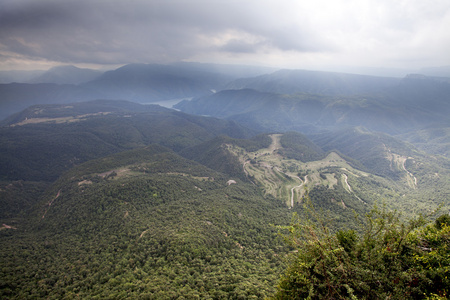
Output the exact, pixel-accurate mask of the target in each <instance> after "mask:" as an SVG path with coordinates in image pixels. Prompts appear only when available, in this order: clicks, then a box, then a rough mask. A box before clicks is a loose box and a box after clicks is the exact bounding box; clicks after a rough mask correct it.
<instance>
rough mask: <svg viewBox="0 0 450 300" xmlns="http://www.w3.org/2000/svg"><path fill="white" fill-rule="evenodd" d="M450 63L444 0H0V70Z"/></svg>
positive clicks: (448, 11)
mask: <svg viewBox="0 0 450 300" xmlns="http://www.w3.org/2000/svg"><path fill="white" fill-rule="evenodd" d="M180 60H183V61H199V62H217V63H239V64H240V63H243V64H253V65H266V66H277V67H284V68H304V69H325V68H327V67H330V68H335V67H336V66H365V67H387V68H403V69H418V68H421V67H429V66H445V65H450V1H449V0H402V1H400V0H308V1H305V0H226V1H221V0H189V1H188V0H186V1H182V0H173V1H172V0H136V1H133V0H122V1H118V0H104V1H96V0H73V1H72V0H55V1H50V0H0V70H9V69H47V68H48V67H51V66H54V65H57V64H75V65H78V66H88V67H89V66H90V67H93V66H94V67H99V66H101V65H121V64H127V63H139V62H142V63H166V62H173V61H180Z"/></svg>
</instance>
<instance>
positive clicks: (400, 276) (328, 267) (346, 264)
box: [274, 206, 450, 299]
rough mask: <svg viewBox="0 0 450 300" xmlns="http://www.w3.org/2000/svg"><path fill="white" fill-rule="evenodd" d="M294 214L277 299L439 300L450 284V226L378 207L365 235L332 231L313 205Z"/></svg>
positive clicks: (287, 229) (365, 227)
mask: <svg viewBox="0 0 450 300" xmlns="http://www.w3.org/2000/svg"><path fill="white" fill-rule="evenodd" d="M305 211H306V212H305V215H302V216H298V215H294V219H293V220H292V223H291V225H290V226H287V227H280V229H281V230H285V231H287V234H286V233H285V234H284V237H285V240H286V242H287V243H288V244H289V245H290V246H291V247H293V248H294V249H295V252H293V253H292V254H291V262H290V264H289V267H288V268H287V270H286V272H285V274H284V275H283V276H282V278H281V280H280V282H279V285H278V288H277V293H276V295H275V296H274V299H389V298H391V299H402V298H404V299H423V298H426V297H429V298H430V299H439V297H446V296H448V293H449V290H448V287H449V286H450V285H449V284H450V281H449V275H450V274H449V273H450V257H449V255H448V251H449V246H450V239H449V238H450V236H449V232H450V229H449V227H448V226H447V225H446V224H444V225H443V226H442V227H441V228H440V229H439V228H438V227H437V226H434V225H428V226H423V225H424V224H425V221H424V219H423V218H418V219H415V220H410V221H408V222H407V223H404V222H402V221H401V220H400V218H399V214H398V213H396V212H391V211H387V210H386V209H385V208H381V209H379V208H377V207H375V208H374V209H373V210H372V211H371V212H370V213H369V214H367V218H366V221H365V223H364V224H365V225H362V226H363V228H364V229H363V232H362V234H361V235H359V236H358V235H357V234H356V232H355V231H353V230H341V231H338V232H337V233H335V234H333V233H331V231H330V229H329V227H328V226H327V225H326V224H325V222H324V219H323V217H322V216H321V215H320V214H318V213H317V212H316V211H315V209H314V208H313V207H312V206H309V207H307V208H306V210H305Z"/></svg>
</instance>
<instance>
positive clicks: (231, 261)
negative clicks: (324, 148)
mask: <svg viewBox="0 0 450 300" xmlns="http://www.w3.org/2000/svg"><path fill="white" fill-rule="evenodd" d="M230 180H233V181H230ZM29 218H30V219H29V221H27V222H25V223H24V221H20V222H17V221H16V222H14V220H7V221H5V222H7V223H6V224H8V225H7V226H10V228H8V229H3V230H1V231H0V239H1V244H2V251H1V262H2V268H1V269H0V270H1V271H0V272H1V278H2V281H1V288H0V294H1V295H2V298H12V299H24V298H71V297H81V298H89V297H92V298H95V297H98V298H124V297H126V298H135V297H136V298H139V297H144V298H145V297H147V298H150V299H169V298H178V297H188V298H189V297H190V298H195V297H197V298H203V299H206V298H229V297H233V298H239V297H240V298H250V297H257V298H260V299H262V298H264V297H266V296H269V295H271V294H273V292H274V286H275V284H276V282H277V280H278V274H280V272H281V270H282V269H283V266H284V261H283V257H284V256H285V254H286V253H287V248H285V246H284V245H283V244H282V242H281V240H280V239H277V236H276V228H275V227H273V226H271V224H275V225H276V224H280V225H281V224H287V222H288V220H289V218H290V212H289V210H287V209H286V206H285V205H284V204H283V203H282V202H281V201H277V200H275V199H273V198H267V197H263V196H262V194H261V192H260V190H259V189H258V188H257V187H255V186H253V185H251V184H249V183H244V182H242V181H241V180H239V179H237V178H233V177H228V176H225V175H223V174H220V173H217V172H214V171H212V170H210V169H207V168H205V167H204V166H202V165H200V164H198V163H195V162H193V161H189V160H186V159H183V158H181V157H180V156H178V155H176V154H175V153H173V152H171V151H170V150H168V149H164V148H163V147H160V146H149V147H145V148H141V149H136V150H131V151H127V152H122V153H118V154H115V155H113V156H109V157H104V158H101V159H98V160H94V161H90V162H87V163H85V164H82V165H80V166H79V167H76V168H74V169H72V170H71V171H70V172H69V173H67V174H66V175H64V176H62V177H61V178H60V179H59V180H58V181H56V182H55V184H53V185H52V186H50V187H49V188H48V189H47V191H46V192H45V194H44V196H43V197H42V198H41V201H40V202H39V203H38V204H37V205H36V208H35V209H34V210H33V211H32V213H31V214H30V217H29Z"/></svg>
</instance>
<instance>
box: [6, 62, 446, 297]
mask: <svg viewBox="0 0 450 300" xmlns="http://www.w3.org/2000/svg"><path fill="white" fill-rule="evenodd" d="M209 67H211V66H206V65H197V64H179V65H168V66H162V65H144V64H133V65H128V66H123V67H121V68H119V69H117V70H113V71H108V72H105V73H104V74H102V75H98V76H97V77H96V78H95V79H91V80H90V81H86V82H82V83H79V84H73V83H71V84H65V85H58V84H55V83H47V84H24V83H17V84H3V85H0V99H1V100H0V109H1V110H2V111H1V112H2V113H1V114H0V117H2V118H4V119H3V120H2V121H1V123H0V224H3V226H1V227H0V245H1V249H0V297H1V298H2V299H3V298H4V299H37V298H46V299H75V298H83V299H125V298H133V299H136V298H137V299H139V298H142V299H158V300H159V299H267V298H270V297H276V296H274V295H276V293H277V292H280V291H286V290H284V288H282V285H283V284H285V282H283V281H280V277H281V278H284V280H287V281H288V282H289V284H292V282H291V281H289V280H290V278H296V277H295V276H297V275H298V274H306V273H305V272H309V270H313V271H314V272H312V273H311V274H309V275H307V276H305V277H304V278H306V280H309V278H315V277H314V276H316V275H317V274H319V273H320V270H321V269H320V268H319V269H318V268H317V267H315V266H313V265H311V267H308V268H305V269H302V268H303V266H306V265H308V264H312V263H314V262H315V261H320V259H322V258H330V259H331V261H327V262H326V263H325V265H326V266H331V267H330V268H329V270H330V272H334V273H333V274H341V273H340V272H341V271H342V270H344V271H346V270H347V269H346V268H348V269H349V270H351V272H353V273H354V274H359V275H358V277H357V278H356V277H355V278H353V277H351V276H341V275H338V276H337V277H336V278H338V279H339V280H341V279H342V280H347V278H348V279H349V281H347V282H345V284H346V285H348V286H349V287H350V286H351V287H352V289H354V290H357V289H359V288H360V287H366V286H370V287H371V288H372V289H373V290H376V289H377V287H378V286H379V285H378V284H377V283H374V282H373V281H371V279H370V278H369V279H367V278H366V275H365V274H376V273H377V272H379V268H378V266H384V267H385V268H386V270H387V269H389V270H390V268H391V266H394V267H396V268H397V269H396V271H398V272H399V273H396V274H394V275H392V276H391V277H389V274H385V273H383V272H379V274H378V275H379V277H378V279H377V281H380V282H382V281H384V282H385V284H384V285H385V286H386V287H387V286H389V285H392V284H394V287H390V288H391V290H390V291H391V292H389V293H393V292H392V291H395V290H396V286H395V282H396V280H397V278H403V279H401V280H403V284H404V286H408V284H411V282H413V281H411V279H410V278H425V279H423V281H422V283H423V286H426V289H428V290H427V291H433V292H435V291H440V290H439V288H440V287H439V286H437V287H434V286H432V287H430V286H429V285H427V284H429V282H433V284H434V281H435V279H432V280H430V278H440V279H439V280H444V281H445V278H446V277H445V276H446V273H445V272H448V271H446V269H442V268H440V267H439V268H438V267H436V265H433V263H432V262H431V261H432V260H431V259H430V258H429V256H427V255H428V254H429V253H428V252H426V251H425V252H423V251H422V250H420V249H422V248H424V249H428V248H431V247H430V245H428V244H426V243H432V239H433V238H434V237H433V234H440V235H443V236H444V238H443V239H440V240H439V241H447V240H448V236H447V240H446V239H445V234H446V231H445V230H447V229H445V228H446V227H444V229H443V230H441V229H439V230H441V231H436V230H438V229H436V228H437V227H436V228H434V227H433V228H434V229H433V228H432V229H429V228H430V227H424V226H425V225H426V224H433V222H434V220H435V219H436V218H437V215H438V214H441V215H443V216H444V217H445V214H448V212H449V210H450V203H449V195H450V185H449V182H450V161H449V159H448V147H447V146H448V133H449V132H450V131H449V130H448V126H447V125H448V115H449V114H448V113H447V112H448V111H450V110H448V109H449V106H448V95H449V93H448V91H450V86H449V85H448V83H446V81H442V80H438V79H434V78H425V77H420V76H419V77H418V76H416V77H414V76H409V77H406V78H403V79H400V78H397V79H393V78H376V77H370V76H359V75H349V74H335V73H327V72H309V71H304V70H297V71H295V70H282V71H276V72H274V70H270V72H273V73H270V74H261V73H260V71H258V70H257V69H254V70H253V71H252V70H251V69H249V72H250V73H245V74H248V76H250V77H248V78H239V76H238V74H241V73H240V71H239V72H238V70H242V69H241V68H232V69H233V70H235V71H233V72H231V71H232V69H228V71H226V70H227V69H226V68H225V69H220V68H218V69H214V70H213V69H209ZM244 69H245V68H244ZM220 70H222V71H220ZM224 70H225V71H224ZM43 78H44V77H43ZM45 78H46V77H45ZM117 97H119V98H121V99H125V100H111V99H112V98H113V99H117ZM92 99H96V100H92ZM175 99H189V101H181V102H178V101H179V100H175ZM430 99H431V100H430ZM131 101H136V102H131ZM430 101H431V102H432V103H431V104H432V105H431V104H430V105H431V106H430V107H429V108H427V109H424V107H428V106H427V105H428V104H429V102H430ZM137 102H141V103H137ZM175 102H177V104H176V109H170V108H168V107H163V106H171V105H173V104H175ZM142 103H146V104H142ZM149 103H151V104H149ZM157 104H159V105H157ZM206 115H207V116H208V117H206ZM428 151H429V152H428ZM397 212H398V215H397ZM308 214H312V218H310V219H309V217H311V215H308ZM308 216H309V217H308ZM368 216H369V218H367V217H368ZM370 217H372V219H370ZM383 218H386V219H383ZM308 220H309V221H312V222H315V223H314V224H303V223H302V222H304V221H305V222H307V221H308ZM321 220H322V221H321ZM425 220H426V221H425ZM391 221H392V222H394V223H393V225H392V226H391V225H389V226H391V227H384V228H381V229H380V230H379V231H378V233H379V232H382V233H383V234H386V236H383V237H380V239H379V240H376V241H373V240H366V239H367V238H368V237H371V238H372V237H373V238H374V237H376V236H377V233H374V231H375V230H378V229H379V228H378V229H377V226H385V225H386V226H388V225H387V224H391V223H389V222H391ZM444 221H445V220H444ZM395 222H396V223H395ZM402 222H405V223H402ZM416 225H417V227H414V226H416ZM374 226H375V227H374ZM430 226H431V225H430ZM433 226H434V225H433ZM300 228H301V230H300ZM304 228H307V229H308V230H303V229H304ZM319 228H320V230H323V231H322V232H318V234H317V235H315V236H313V237H311V236H310V237H305V238H304V239H303V238H302V239H300V240H301V241H302V242H303V241H311V243H309V242H308V243H307V245H305V244H302V242H299V241H300V240H299V239H298V238H299V237H302V235H303V234H305V233H314V234H315V233H316V232H315V230H318V229H319ZM410 228H414V231H413V230H412V229H411V231H408V230H410ZM426 228H428V229H426ZM371 230H372V231H371ZM421 230H431V231H430V232H431V233H430V232H428V233H427V234H428V235H421V236H418V237H417V240H413V238H411V239H410V238H409V235H408V234H409V233H411V234H413V236H414V234H418V233H417V232H420V231H421ZM433 230H435V231H433ZM285 232H290V233H291V234H294V235H296V236H294V237H292V236H286V235H284V233H285ZM335 234H336V235H335ZM399 236H401V237H402V238H401V239H396V237H399ZM322 238H324V239H325V244H324V245H328V246H329V247H330V248H329V249H326V251H325V252H326V255H323V256H322V257H321V258H320V259H317V257H315V256H314V255H315V254H317V253H321V252H320V251H322V250H321V249H322V248H320V247H319V248H317V249H315V250H314V251H309V250H308V249H310V248H308V247H310V246H311V247H312V246H314V245H319V244H320V245H321V243H322V241H324V240H320V239H322ZM417 241H418V242H417ZM424 241H427V242H426V243H425V242H424ZM386 243H387V244H386ZM402 243H407V245H408V246H407V247H409V248H408V251H413V252H408V251H403V252H402V251H398V252H391V249H393V247H392V245H397V246H396V247H397V248H398V249H400V248H401V247H403V245H404V244H402ZM414 243H416V244H414ZM369 244H370V245H376V246H374V248H370V247H366V246H367V245H369ZM299 245H300V246H299ZM352 247H354V248H352ZM433 247H434V246H433ZM445 247H447V246H446V245H445V242H444V243H443V244H437V248H436V249H441V250H442V249H446V248H445ZM417 249H419V250H417ZM433 249H434V248H433ZM316 250H317V251H318V252H317V251H316ZM441 250H439V251H441ZM308 251H309V252H308ZM421 251H422V252H421ZM360 253H365V254H364V255H365V256H364V257H362V256H358V255H360ZM404 253H407V254H408V255H409V253H414V255H415V256H414V257H418V259H415V258H414V260H409V259H410V257H408V256H406V257H405V256H404ZM433 253H434V252H433ZM439 253H441V252H439ZM441 254H442V253H441ZM441 254H439V255H441ZM308 255H310V256H308ZM333 255H336V256H333ZM399 255H400V256H399ZM433 255H434V254H433ZM444 256H445V253H444V255H441V256H439V257H440V260H442V261H445V257H444ZM368 257H370V258H374V260H373V261H365V259H366V258H368ZM398 257H401V259H397V258H398ZM303 258H304V262H305V263H304V264H302V265H296V264H295V262H297V261H298V259H303ZM353 258H355V261H354V262H352V263H354V264H355V265H356V267H355V268H354V269H352V268H353V267H354V266H353V265H351V263H350V264H348V265H345V266H344V265H339V266H334V265H333V264H334V263H335V262H337V261H348V260H349V259H353ZM376 259H378V260H376ZM404 259H406V260H404ZM403 261H408V263H407V264H406V263H405V264H404V263H403ZM361 262H364V263H366V264H365V265H363V263H361ZM386 266H388V267H386ZM409 266H414V268H412V269H408V267H409ZM334 267H336V268H334ZM360 267H361V268H360ZM364 268H365V269H364ZM421 268H423V269H421ZM292 270H294V271H293V272H292V273H289V272H290V271H292ZM411 270H412V271H411ZM416 270H418V271H417V272H421V273H420V274H419V275H418V276H417V277H414V276H416V274H415V273H414V274H410V273H408V272H416ZM360 271H361V273H358V272H360ZM302 272H303V273H302ZM351 272H350V273H351ZM427 272H430V273H427ZM350 273H348V274H350ZM353 273H352V274H353ZM283 274H284V275H283ZM286 274H294V275H292V276H293V277H289V276H290V275H289V276H287V275H286ZM398 274H400V275H398ZM405 274H407V275H405ZM285 275H286V276H287V277H286V276H285ZM328 275H329V273H326V274H325V276H328ZM378 275H377V276H378ZM444 275H445V276H444ZM321 276H322V275H321ZM333 276H334V275H333ZM402 276H403V277H402ZM420 276H422V277H420ZM433 276H434V277H433ZM286 278H287V279H286ZM302 280H303V279H302ZM414 280H415V279H414ZM420 280H422V279H420ZM353 281H354V282H353ZM444 281H442V282H444ZM318 282H319V285H320V284H322V283H323V281H322V280H318ZM436 282H438V283H439V284H440V281H436ZM296 284H297V282H294V283H293V285H294V288H293V289H292V290H295V288H296V287H297V285H296ZM362 289H363V288H362ZM423 291H425V288H424V290H423ZM341 292H342V295H345V297H347V298H348V297H349V295H350V294H349V292H348V290H342V291H341ZM363 292H364V291H363ZM363 292H361V291H360V293H361V294H359V295H362V294H364V293H363ZM412 292H415V290H413V291H412ZM420 292H421V293H422V290H420ZM383 293H385V291H384V290H383V291H376V295H382V294H383ZM422 294H423V293H422ZM364 295H365V294H364ZM386 295H387V294H386ZM345 297H344V298H345ZM377 297H378V296H377ZM377 297H373V298H374V299H375V298H377ZM386 297H388V296H386ZM386 297H381V296H380V297H378V298H386ZM341 298H342V297H341ZM361 298H362V299H364V297H361Z"/></svg>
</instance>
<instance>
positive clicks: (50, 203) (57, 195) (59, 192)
mask: <svg viewBox="0 0 450 300" xmlns="http://www.w3.org/2000/svg"><path fill="white" fill-rule="evenodd" d="M59 195H61V190H59V191H58V194H56V196H55V198H53V199H52V200H50V201H49V202H48V206H49V207H50V206H52V204H53V202H54V201H55V200H56V199H57V198H58V197H59ZM47 210H48V207H47V208H46V209H45V212H44V214H43V215H42V219H43V218H45V215H46V214H47Z"/></svg>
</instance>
